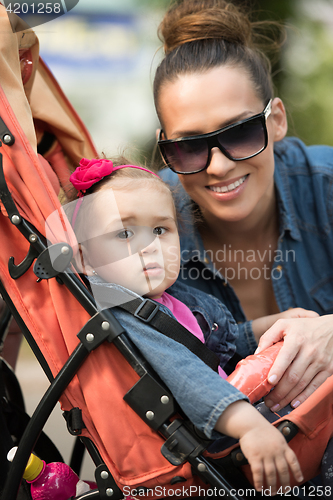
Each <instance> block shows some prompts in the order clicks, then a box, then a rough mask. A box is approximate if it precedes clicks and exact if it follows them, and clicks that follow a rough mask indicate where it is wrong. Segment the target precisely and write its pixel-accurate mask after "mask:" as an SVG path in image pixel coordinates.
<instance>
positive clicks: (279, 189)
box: [175, 144, 302, 275]
mask: <svg viewBox="0 0 333 500" xmlns="http://www.w3.org/2000/svg"><path fill="white" fill-rule="evenodd" d="M282 147H283V145H282V144H281V145H280V144H277V145H276V154H275V172H274V181H275V188H276V193H277V202H278V211H279V221H280V238H282V237H283V236H284V235H285V233H286V232H287V231H288V232H289V233H290V236H291V238H293V239H294V240H296V241H302V237H301V233H300V231H299V229H298V226H297V221H296V215H295V210H294V205H293V200H292V195H291V191H290V186H289V179H288V169H287V167H286V166H285V164H284V161H283V159H282V158H281V156H282V155H281V154H280V151H281V153H283V149H282ZM175 197H176V204H177V209H178V212H179V214H180V218H181V220H182V221H185V222H184V224H186V230H185V231H182V230H180V233H181V256H182V259H181V260H182V264H185V263H186V262H188V261H189V260H191V259H195V260H199V261H200V262H203V263H204V264H205V266H206V267H208V268H209V269H210V270H211V271H212V272H213V273H214V275H216V274H217V275H219V273H217V272H216V270H215V269H214V265H213V264H212V263H211V262H210V261H209V260H208V259H207V256H206V252H205V248H204V244H203V241H202V238H201V236H200V234H199V231H198V229H197V227H196V225H195V222H194V216H193V210H192V201H191V199H190V197H189V195H188V194H187V193H186V192H185V190H184V189H183V187H182V186H181V185H180V184H178V185H177V192H176V193H175Z"/></svg>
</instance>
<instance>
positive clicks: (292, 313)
mask: <svg viewBox="0 0 333 500" xmlns="http://www.w3.org/2000/svg"><path fill="white" fill-rule="evenodd" d="M317 316H319V314H318V313H316V312H315V311H309V310H308V309H303V308H302V307H295V308H293V309H288V310H287V311H283V312H281V313H278V314H270V315H269V316H263V317H262V318H257V319H254V320H253V321H252V331H253V334H254V336H255V339H256V341H257V342H259V339H260V337H261V336H262V335H263V334H264V333H265V332H266V330H268V329H269V328H270V327H271V326H272V325H274V323H275V322H276V321H277V320H278V319H289V318H315V317H317Z"/></svg>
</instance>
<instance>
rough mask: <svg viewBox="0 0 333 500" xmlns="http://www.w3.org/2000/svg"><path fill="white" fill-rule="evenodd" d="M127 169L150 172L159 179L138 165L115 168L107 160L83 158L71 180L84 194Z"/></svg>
mask: <svg viewBox="0 0 333 500" xmlns="http://www.w3.org/2000/svg"><path fill="white" fill-rule="evenodd" d="M126 167H129V168H137V169H139V170H144V171H145V172H149V173H151V174H152V175H155V176H156V177H158V175H157V174H155V173H154V172H152V171H151V170H148V169H147V168H144V167H139V166H138V165H119V166H118V167H114V166H113V162H112V161H111V160H107V159H105V158H93V159H92V160H88V159H87V158H82V160H81V161H80V165H79V166H78V167H77V168H76V169H75V171H74V172H73V173H72V175H71V176H70V178H69V180H70V181H71V183H72V184H73V186H74V187H75V188H76V189H77V190H78V191H81V193H84V192H85V191H86V190H87V189H89V188H90V187H91V186H93V185H94V184H96V182H99V181H101V180H102V179H103V178H104V177H106V176H107V175H110V174H112V172H115V171H116V170H120V169H121V168H126ZM81 196H82V194H81Z"/></svg>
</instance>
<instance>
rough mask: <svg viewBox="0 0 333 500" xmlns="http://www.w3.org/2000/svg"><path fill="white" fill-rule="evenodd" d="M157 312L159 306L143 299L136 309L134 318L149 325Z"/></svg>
mask: <svg viewBox="0 0 333 500" xmlns="http://www.w3.org/2000/svg"><path fill="white" fill-rule="evenodd" d="M158 311H159V305H158V304H156V303H155V302H153V301H152V300H150V299H144V300H143V301H142V302H141V304H140V305H139V307H138V308H137V309H136V311H135V313H134V316H135V317H136V318H139V319H141V321H143V322H144V323H150V321H151V320H152V319H153V317H154V316H155V314H156V313H157V312H158Z"/></svg>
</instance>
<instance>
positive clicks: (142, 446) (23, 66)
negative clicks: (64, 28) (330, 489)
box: [0, 6, 333, 500]
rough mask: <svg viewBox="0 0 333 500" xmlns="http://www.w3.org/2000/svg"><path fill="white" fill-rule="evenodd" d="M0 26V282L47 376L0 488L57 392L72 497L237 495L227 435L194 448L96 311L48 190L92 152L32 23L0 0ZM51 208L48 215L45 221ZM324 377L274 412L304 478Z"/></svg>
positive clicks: (122, 335)
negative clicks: (297, 402)
mask: <svg viewBox="0 0 333 500" xmlns="http://www.w3.org/2000/svg"><path fill="white" fill-rule="evenodd" d="M0 27H1V34H5V36H2V35H1V38H0V45H1V46H0V57H1V58H2V63H3V64H2V67H7V70H8V72H6V74H2V75H0V140H1V142H2V146H1V149H0V153H1V156H0V158H1V161H2V165H0V166H1V168H0V200H1V215H0V226H1V234H2V238H1V242H0V248H1V252H0V293H1V294H2V296H3V298H4V300H5V302H6V304H7V306H8V307H9V309H10V311H11V313H12V314H13V316H14V317H15V319H16V321H17V323H18V324H19V326H20V328H21V330H22V332H23V333H24V335H25V336H26V338H27V340H28V342H29V343H30V345H31V347H32V349H33V351H34V353H35V355H36V356H37V358H38V360H39V361H40V363H41V365H42V367H43V369H44V371H45V372H46V374H47V376H48V378H49V380H50V387H49V389H48V390H47V392H46V393H45V395H44V397H43V398H42V400H41V402H40V404H39V405H38V407H37V409H36V411H35V412H34V414H33V416H32V418H31V419H30V421H29V423H28V424H27V425H26V427H25V429H24V430H23V431H22V435H21V436H20V437H19V443H18V445H19V446H18V451H17V453H16V455H15V458H14V460H13V463H12V464H11V465H10V466H9V465H8V466H7V469H8V470H7V471H6V477H5V481H4V484H3V491H2V498H3V499H4V500H14V499H15V498H17V494H18V490H19V486H20V482H21V478H22V475H23V471H24V468H25V465H26V463H27V461H28V457H29V455H30V453H31V451H33V450H37V448H38V447H39V442H40V440H41V438H40V435H41V431H42V428H43V426H44V424H45V422H46V420H47V418H48V416H49V414H50V413H51V411H52V409H53V408H54V406H55V404H56V403H57V401H58V400H60V402H61V405H62V409H63V410H64V411H65V412H66V416H67V424H68V428H69V430H70V432H71V433H73V434H74V435H77V436H80V442H83V443H84V445H85V446H86V448H87V450H88V452H89V453H90V455H91V457H92V459H93V461H94V464H95V466H96V470H95V478H96V483H97V488H96V489H95V490H93V491H90V492H88V493H86V494H84V495H82V496H81V497H80V498H87V499H88V498H89V499H92V498H101V499H106V498H110V497H111V498H115V499H116V498H123V496H124V492H125V491H128V493H127V495H128V494H129V493H130V494H133V492H134V490H136V492H137V494H138V495H140V496H143V494H144V493H145V492H146V494H147V496H148V497H149V498H162V497H164V498H167V497H172V496H175V497H177V496H178V498H179V497H181V492H183V496H189V495H188V493H191V496H198V492H205V491H208V490H211V489H212V488H213V489H214V488H216V490H213V491H217V492H220V493H219V495H220V496H225V497H232V498H239V499H240V498H242V497H243V496H245V495H246V494H243V495H242V494H241V493H235V491H236V489H238V490H240V488H243V490H245V488H251V484H250V483H249V482H248V480H247V478H248V479H249V480H251V475H250V472H249V468H248V466H246V465H244V466H243V471H242V472H240V470H239V469H237V468H236V467H235V465H237V464H238V465H242V464H244V460H243V458H244V457H242V456H241V453H240V451H239V449H237V444H235V445H233V446H232V447H231V448H230V447H229V448H228V449H227V450H226V451H225V452H222V453H219V454H209V453H207V452H206V451H205V450H206V449H207V447H208V445H209V444H211V442H210V441H209V440H207V438H205V437H204V436H202V435H201V434H200V433H198V432H197V431H196V429H195V428H194V427H193V425H192V424H191V422H189V420H188V419H186V418H185V417H184V415H183V414H182V412H181V411H180V409H179V407H178V405H177V402H176V401H175V400H174V398H173V396H172V394H171V392H170V391H169V389H168V388H167V387H165V386H164V384H163V383H162V382H161V380H160V379H159V377H158V376H157V375H156V374H155V373H154V372H153V370H152V369H151V368H150V366H149V364H148V363H147V361H146V360H145V359H143V357H142V355H141V354H140V352H139V351H138V350H137V349H136V347H135V346H134V345H133V344H132V343H131V342H130V341H129V339H128V337H127V336H126V332H125V330H124V328H123V327H122V326H121V325H120V324H119V323H118V321H117V320H116V319H115V317H114V316H113V314H112V310H110V309H104V310H102V311H99V310H98V308H97V306H96V304H95V301H94V298H93V297H92V295H91V294H90V293H89V291H88V289H87V288H86V287H85V285H84V283H83V282H82V281H81V279H80V277H79V276H77V275H76V274H75V272H73V269H72V267H71V260H72V255H73V251H74V252H75V249H76V247H77V243H76V240H75V236H74V234H73V232H72V229H71V227H70V224H69V223H68V221H67V220H66V218H65V216H64V214H63V212H62V210H61V204H60V202H59V197H60V196H63V197H66V189H67V183H68V178H69V175H70V173H71V171H72V170H73V168H74V165H76V164H77V163H78V161H79V159H80V158H81V157H82V156H85V157H94V156H96V151H95V149H94V146H93V144H92V142H91V140H90V138H89V135H88V133H87V131H86V129H85V127H84V126H83V124H82V123H81V121H80V120H79V118H78V117H77V115H76V113H75V111H74V110H73V108H72V107H71V105H70V104H69V103H68V101H67V99H66V98H65V96H64V95H63V93H62V91H61V89H60V88H59V86H58V85H57V83H56V82H55V80H54V78H53V76H52V74H51V73H50V72H49V70H48V69H47V68H46V66H45V64H44V63H43V61H42V60H41V59H40V58H39V57H38V44H37V40H36V37H35V35H34V33H33V32H31V31H27V32H18V33H16V34H13V33H12V31H11V26H10V23H9V21H8V18H7V15H6V12H5V9H4V8H2V6H0ZM23 35H24V36H23ZM4 38H5V41H4ZM53 213H58V219H57V224H54V225H52V227H51V226H47V227H46V221H47V219H48V218H49V216H50V215H51V214H53ZM46 232H47V239H46ZM148 306H149V304H148ZM148 308H149V307H148ZM145 314H146V313H145V311H144V310H143V309H142V310H141V311H140V314H139V312H138V315H139V316H141V317H139V318H138V321H140V320H141V321H142V320H144V321H147V320H149V316H150V315H151V311H150V310H149V311H148V312H147V316H145ZM101 344H103V346H101ZM332 385H333V379H332V377H331V378H330V379H328V380H327V382H326V383H325V384H323V385H322V386H321V388H320V389H319V390H318V391H317V392H316V393H315V394H314V395H313V396H312V397H311V398H309V399H308V400H307V402H306V403H304V404H303V405H301V407H300V408H298V409H296V410H294V411H293V412H292V414H290V415H288V418H287V420H286V418H284V417H282V418H281V419H278V420H277V421H276V422H275V423H274V425H278V426H281V428H282V429H283V432H284V434H285V435H286V437H287V438H288V439H289V438H291V437H293V439H292V442H291V443H292V444H291V446H292V447H293V448H294V449H295V450H296V452H297V455H298V456H299V457H300V461H301V466H302V470H303V474H304V475H305V477H306V479H311V478H312V477H313V476H315V475H316V474H317V473H318V470H319V467H320V461H321V457H322V455H323V451H324V449H325V443H326V442H327V441H328V439H329V437H330V436H331V434H332V427H331V422H332V420H331V415H332V414H333V395H332V394H333V391H332ZM1 415H2V414H1ZM4 425H6V422H5V423H4ZM319 435H320V436H321V441H320V444H318V443H319V442H318V436H319ZM294 436H295V437H294ZM316 439H317V440H316ZM314 441H315V443H316V445H315V446H313V443H314ZM38 449H39V448H38ZM309 450H311V460H308V454H309V453H308V451H309ZM222 455H223V457H222ZM224 456H226V458H225V457H224ZM221 457H222V458H221ZM42 458H43V457H42ZM58 458H59V455H57V456H56V458H55V460H58ZM309 462H310V463H309ZM78 468H79V467H78ZM243 472H244V473H245V475H244V474H243ZM1 486H2V485H1ZM125 487H126V488H125ZM199 488H201V489H199ZM252 491H253V488H252ZM184 492H185V493H184ZM125 495H126V493H125ZM199 496H202V495H199ZM210 496H211V495H210Z"/></svg>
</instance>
